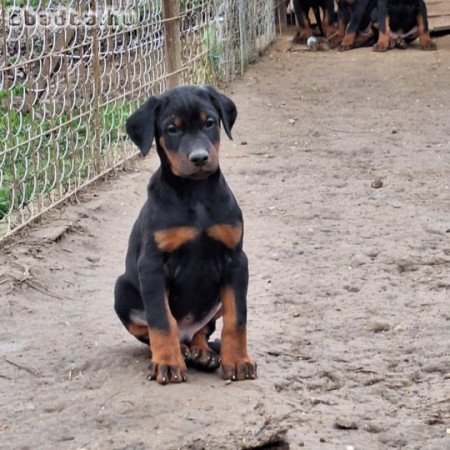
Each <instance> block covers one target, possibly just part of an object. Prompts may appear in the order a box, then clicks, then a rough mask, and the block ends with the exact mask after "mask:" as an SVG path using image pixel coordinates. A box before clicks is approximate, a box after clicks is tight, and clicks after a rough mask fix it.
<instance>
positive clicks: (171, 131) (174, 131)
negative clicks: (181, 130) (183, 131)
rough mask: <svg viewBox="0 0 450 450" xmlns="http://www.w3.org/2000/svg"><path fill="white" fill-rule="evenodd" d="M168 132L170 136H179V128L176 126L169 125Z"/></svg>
mask: <svg viewBox="0 0 450 450" xmlns="http://www.w3.org/2000/svg"><path fill="white" fill-rule="evenodd" d="M166 132H167V133H169V134H177V133H178V128H177V127H176V126H175V125H169V126H168V127H167V128H166Z"/></svg>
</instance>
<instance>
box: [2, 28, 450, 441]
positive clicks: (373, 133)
mask: <svg viewBox="0 0 450 450" xmlns="http://www.w3.org/2000/svg"><path fill="white" fill-rule="evenodd" d="M437 44H438V50H437V51H436V52H423V51H421V50H419V49H418V48H417V47H412V48H410V49H408V50H406V51H400V50H393V51H390V52H388V53H386V54H376V53H373V52H372V51H371V50H370V49H358V50H354V51H351V52H348V53H339V52H335V51H320V52H316V53H313V52H308V51H306V50H305V48H303V47H292V46H291V44H290V36H289V35H283V36H281V37H280V38H279V39H278V41H277V42H276V43H275V44H274V45H273V46H272V47H271V48H270V49H269V50H268V51H267V52H266V54H265V55H264V56H263V57H262V58H261V60H260V61H259V62H258V63H257V64H255V65H253V66H252V67H251V68H250V70H248V72H247V73H246V74H245V75H244V76H243V78H242V79H240V80H238V81H236V82H234V83H233V84H231V85H230V86H228V87H227V88H225V91H226V92H227V93H228V94H229V95H230V96H231V97H232V98H233V99H234V100H235V102H236V103H237V105H238V108H239V118H238V121H237V124H236V127H235V129H234V141H233V142H231V141H228V140H226V138H225V136H224V137H223V142H222V150H221V158H222V160H221V164H222V168H223V171H224V173H225V175H226V177H227V180H228V182H229V184H230V186H231V187H232V189H233V190H234V192H235V194H236V197H237V198H238V200H239V202H240V205H241V207H242V209H243V212H244V215H245V219H246V231H245V244H244V245H245V250H246V252H247V254H248V257H249V260H250V271H251V278H250V288H249V297H248V304H249V327H248V328H249V346H250V350H251V354H252V355H253V357H254V358H255V360H256V361H257V363H258V370H259V377H258V379H257V380H256V381H245V382H239V383H229V384H227V383H225V382H224V381H223V380H222V379H221V377H220V374H219V373H213V374H204V373H200V372H197V371H194V370H192V371H190V373H189V380H188V382H187V383H184V384H181V385H170V386H160V385H158V384H157V383H156V382H149V381H147V379H146V373H147V365H148V350H147V348H146V347H145V346H144V345H142V344H140V343H139V342H138V341H137V340H135V339H134V338H133V337H131V336H130V335H128V334H127V332H126V330H125V329H124V328H123V327H122V325H121V324H120V322H119V321H118V319H117V318H116V316H115V314H114V311H113V295H112V292H113V285H114V281H115V278H116V277H117V276H118V275H119V274H121V273H122V271H123V266H124V256H125V250H126V243H127V239H128V234H129V231H130V229H131V226H132V223H133V221H134V220H135V218H136V216H137V213H138V211H139V209H140V207H141V205H142V203H143V202H144V198H145V195H146V184H147V181H148V179H149V177H150V175H151V173H152V172H153V171H154V170H155V168H156V167H157V165H158V161H157V157H156V155H155V153H154V152H153V153H152V155H151V156H150V157H148V158H147V159H145V160H142V159H139V160H138V161H137V162H136V164H135V166H134V167H132V168H131V169H129V170H128V171H125V172H122V173H120V174H118V175H117V177H115V178H114V179H110V180H107V181H106V182H104V183H102V184H100V185H98V186H96V187H95V188H94V189H90V190H89V192H87V193H84V194H83V195H81V196H80V198H81V202H80V203H72V204H71V205H67V206H66V207H65V208H63V209H61V210H60V211H58V212H55V213H53V214H51V216H50V217H47V218H46V219H45V220H43V221H41V223H40V224H38V226H34V227H32V228H29V229H27V230H26V232H25V233H23V234H22V235H20V236H17V237H16V238H15V242H10V243H8V244H7V246H5V247H4V248H3V249H2V251H1V255H0V264H1V265H0V295H1V304H0V323H1V325H0V354H1V356H0V399H1V408H0V447H1V448H2V449H3V448H4V449H25V448H28V449H82V448H83V449H101V450H103V449H117V450H118V449H130V450H131V449H133V450H134V449H163V450H166V449H176V448H183V449H200V448H206V449H241V448H288V446H290V448H291V449H296V448H300V447H304V448H307V449H313V450H315V449H318V450H331V449H342V450H344V449H355V450H358V449H392V448H405V449H420V450H423V449H436V450H438V449H439V450H443V449H445V448H447V449H448V448H450V400H449V398H450V386H449V384H450V345H449V341H450V332H449V330H450V293H449V290H450V187H449V186H450V38H449V37H443V38H440V39H438V41H437ZM44 241H45V242H44Z"/></svg>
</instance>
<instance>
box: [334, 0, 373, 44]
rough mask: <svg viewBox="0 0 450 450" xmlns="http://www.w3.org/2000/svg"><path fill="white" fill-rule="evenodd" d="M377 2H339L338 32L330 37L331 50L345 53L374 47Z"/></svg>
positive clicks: (345, 0)
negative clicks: (357, 48) (356, 48)
mask: <svg viewBox="0 0 450 450" xmlns="http://www.w3.org/2000/svg"><path fill="white" fill-rule="evenodd" d="M376 21H377V0H339V2H338V31H337V32H336V33H335V34H334V35H333V36H331V37H330V39H329V40H328V44H329V46H330V47H331V48H335V47H338V49H339V50H341V51H345V50H350V49H352V48H355V47H363V46H367V45H373V43H374V42H376V39H377V31H376V29H375V28H374V26H373V25H374V23H375V22H376Z"/></svg>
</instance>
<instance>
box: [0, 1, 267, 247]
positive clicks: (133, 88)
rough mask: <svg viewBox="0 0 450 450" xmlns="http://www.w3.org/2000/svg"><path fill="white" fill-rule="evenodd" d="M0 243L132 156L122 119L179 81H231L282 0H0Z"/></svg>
mask: <svg viewBox="0 0 450 450" xmlns="http://www.w3.org/2000/svg"><path fill="white" fill-rule="evenodd" d="M0 2H1V3H0V4H1V12H0V42H1V44H0V138H1V140H2V146H1V147H0V240H2V239H4V238H5V237H7V236H8V235H10V234H12V233H13V232H15V231H17V230H18V229H20V228H22V227H23V226H24V225H26V224H27V223H28V222H30V221H31V220H33V219H35V218H36V217H38V216H39V215H41V214H42V213H43V212H45V211H47V210H48V209H50V208H52V207H54V206H55V205H57V204H58V203H60V202H62V201H64V200H65V199H67V198H68V197H69V196H71V195H73V194H74V193H76V192H77V191H78V190H79V189H81V188H83V187H84V186H86V185H87V184H89V183H91V182H92V181H94V180H96V179H98V178H99V177H101V176H103V175H104V174H105V173H107V172H108V171H110V170H112V169H113V168H114V167H117V166H118V165H120V164H122V163H123V162H124V161H126V160H127V159H129V158H131V157H133V156H134V155H135V154H136V151H135V149H134V147H133V146H132V145H131V144H130V143H129V141H128V140H127V139H126V136H125V133H124V123H125V120H126V118H127V117H128V116H129V115H130V113H131V112H132V111H134V110H135V109H136V108H137V106H138V104H139V103H141V102H142V101H143V100H145V99H146V98H147V97H148V96H150V95H152V94H159V93H161V92H163V91H164V90H165V89H166V88H167V86H168V81H167V80H168V77H169V75H171V74H170V73H169V71H168V68H167V64H166V59H167V58H166V56H167V55H166V52H167V48H165V45H164V44H165V40H166V39H167V36H165V23H167V21H168V20H174V21H176V23H177V24H178V26H179V31H180V44H181V66H180V67H179V68H177V69H176V70H177V71H178V72H179V73H180V74H181V80H182V82H184V83H194V84H203V83H211V82H215V81H228V80H230V79H232V78H233V77H235V76H236V75H237V74H239V73H242V71H243V70H245V68H246V66H247V65H248V64H249V63H250V62H251V61H253V60H254V59H255V58H256V57H257V56H258V53H259V52H260V51H261V50H263V49H264V48H265V47H267V45H269V43H270V42H271V41H273V39H274V38H275V7H276V5H275V3H276V2H275V0H223V1H218V0H180V14H179V16H178V17H173V18H164V17H163V15H164V14H163V9H164V8H163V6H164V5H163V3H162V2H163V0H90V1H86V0H63V1H53V0H0Z"/></svg>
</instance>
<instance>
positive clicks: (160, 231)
mask: <svg viewBox="0 0 450 450" xmlns="http://www.w3.org/2000/svg"><path fill="white" fill-rule="evenodd" d="M236 117H237V109H236V106H235V104H234V103H233V101H232V100H231V99H229V98H228V97H226V96H225V95H223V94H221V93H219V92H217V91H216V90H215V89H214V88H213V87H211V86H204V87H195V86H179V87H177V88H173V89H171V90H169V91H167V92H166V93H164V94H162V95H160V96H153V97H151V98H150V99H149V100H148V101H147V102H146V103H145V104H144V105H143V106H142V107H140V108H139V109H138V110H137V111H136V112H135V113H134V114H132V115H131V116H130V118H129V119H128V121H127V124H126V128H127V133H128V135H129V137H130V138H131V140H132V141H133V142H134V143H135V144H136V145H137V146H138V147H139V149H140V150H141V153H142V154H143V155H144V156H145V155H146V154H147V153H148V151H149V149H150V146H151V145H152V142H153V140H155V141H156V150H157V152H158V156H159V158H160V160H161V165H160V167H159V169H158V170H157V171H156V172H155V173H154V175H153V176H152V177H151V180H150V183H149V185H148V198H147V201H146V203H145V204H144V206H143V208H142V210H141V212H140V214H139V217H138V219H137V221H136V223H135V224H134V227H133V229H132V232H131V236H130V239H129V246H128V253H127V256H126V262H125V266H126V268H125V273H124V274H123V275H122V276H120V277H119V278H118V280H117V282H116V287H115V310H116V312H117V314H118V316H119V318H120V320H121V321H122V323H123V324H124V325H125V327H126V328H127V330H128V331H129V332H130V333H131V334H132V335H134V336H135V337H136V338H138V339H139V340H141V341H143V342H145V343H149V344H150V353H151V363H150V374H149V378H150V379H156V380H157V381H158V382H159V383H161V384H166V383H177V382H181V381H185V380H186V365H185V360H186V361H187V362H190V363H191V364H193V365H195V366H196V367H198V368H201V369H204V370H214V369H216V368H218V367H219V365H221V366H222V372H223V377H224V378H225V379H230V380H245V379H254V378H255V377H256V364H255V363H254V362H253V361H252V359H251V358H250V356H249V354H248V351H247V330H246V316H247V305H246V301H247V300H246V295H247V285H248V267H247V257H246V255H245V253H244V252H243V249H242V241H243V219H242V213H241V210H240V208H239V206H238V204H237V202H236V199H235V197H234V195H233V193H232V192H231V190H230V188H229V187H228V185H227V183H226V181H225V178H224V176H223V175H222V172H221V170H220V166H219V144H220V123H222V124H223V127H224V129H225V132H226V133H227V135H228V137H229V138H230V139H231V129H232V127H233V124H234V122H235V120H236ZM220 316H223V328H222V334H221V345H220V355H219V354H218V353H216V351H214V350H213V349H212V348H211V347H210V346H209V345H208V338H209V336H210V335H211V333H212V332H213V331H214V329H215V321H216V319H217V318H218V317H220Z"/></svg>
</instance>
